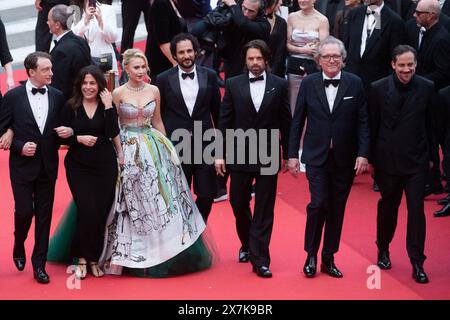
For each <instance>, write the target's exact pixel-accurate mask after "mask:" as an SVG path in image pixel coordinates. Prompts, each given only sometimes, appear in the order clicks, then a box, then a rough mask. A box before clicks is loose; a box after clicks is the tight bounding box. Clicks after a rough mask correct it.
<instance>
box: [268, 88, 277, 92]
mask: <svg viewBox="0 0 450 320" xmlns="http://www.w3.org/2000/svg"><path fill="white" fill-rule="evenodd" d="M273 91H275V88H272V89H269V90H266V93H271V92H273Z"/></svg>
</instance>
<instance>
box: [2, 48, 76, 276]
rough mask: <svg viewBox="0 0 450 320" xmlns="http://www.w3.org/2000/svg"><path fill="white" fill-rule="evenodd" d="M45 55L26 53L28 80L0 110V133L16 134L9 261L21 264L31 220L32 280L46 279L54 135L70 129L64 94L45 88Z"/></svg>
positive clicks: (68, 133)
mask: <svg viewBox="0 0 450 320" xmlns="http://www.w3.org/2000/svg"><path fill="white" fill-rule="evenodd" d="M50 59H51V57H50V55H49V54H48V53H44V52H35V53H31V54H29V55H28V56H27V57H26V59H25V61H24V64H25V69H26V72H27V74H28V81H26V82H25V84H23V85H21V86H20V87H17V88H14V89H12V90H10V91H8V92H7V93H6V95H5V97H4V99H3V103H2V106H1V108H0V134H3V133H4V132H5V131H6V130H7V129H8V128H11V129H12V130H13V132H14V137H13V140H12V144H11V151H10V154H9V170H10V178H11V185H12V190H13V194H14V203H15V207H14V209H15V210H14V251H13V261H14V264H15V265H16V267H17V269H18V270H19V271H22V270H23V269H24V268H25V263H26V258H25V246H24V243H25V240H26V238H27V235H28V231H29V229H30V226H31V222H32V219H33V216H34V218H35V244H34V249H33V255H32V258H31V262H32V264H33V270H34V278H35V279H36V280H37V282H39V283H48V282H49V281H50V278H49V276H48V274H47V273H46V271H45V263H46V260H47V249H48V242H49V234H50V223H51V219H52V210H53V199H54V194H55V182H56V176H57V173H58V147H59V143H58V141H59V140H58V136H59V137H61V138H68V137H69V136H71V135H72V134H73V131H72V129H71V128H67V127H62V126H59V113H60V111H61V109H62V107H63V106H64V98H63V95H62V93H61V92H60V91H59V90H56V89H54V88H52V87H50V86H49V84H50V82H51V80H52V75H53V73H52V63H51V61H50Z"/></svg>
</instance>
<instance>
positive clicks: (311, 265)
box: [303, 255, 317, 278]
mask: <svg viewBox="0 0 450 320" xmlns="http://www.w3.org/2000/svg"><path fill="white" fill-rule="evenodd" d="M316 270H317V256H310V255H308V257H306V261H305V265H304V266H303V273H304V274H305V276H307V277H308V278H312V277H314V275H315V274H316Z"/></svg>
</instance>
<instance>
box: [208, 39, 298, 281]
mask: <svg viewBox="0 0 450 320" xmlns="http://www.w3.org/2000/svg"><path fill="white" fill-rule="evenodd" d="M243 53H244V57H245V61H246V67H247V69H248V72H246V73H244V74H242V75H239V76H236V77H232V78H229V79H228V80H227V81H226V86H225V96H224V99H223V102H222V107H221V110H220V118H219V129H220V130H221V132H222V134H223V136H224V137H226V139H225V140H226V143H230V142H231V143H232V146H233V147H234V148H233V149H229V148H228V145H227V148H226V152H225V153H224V154H225V155H226V161H225V160H224V159H223V158H222V159H221V158H220V157H219V156H218V157H217V159H216V162H215V166H216V171H217V173H218V174H219V175H221V176H223V175H224V173H225V172H226V170H227V169H228V168H229V169H230V171H231V174H230V175H231V186H230V203H231V206H232V208H233V213H234V216H235V218H236V229H237V233H238V237H239V240H240V242H241V248H240V250H239V262H248V261H249V259H250V261H251V263H252V265H253V271H254V272H256V274H257V275H258V276H259V277H263V278H270V277H272V272H271V271H270V269H269V265H270V254H269V243H270V237H271V234H272V227H273V218H274V207H275V197H276V191H277V176H278V170H279V167H280V166H279V161H280V155H281V154H280V146H279V142H280V141H281V144H282V147H283V155H282V156H283V159H285V160H286V159H287V141H288V131H289V124H290V121H291V115H290V108H289V100H288V93H287V91H288V84H287V81H286V80H285V79H282V78H279V77H278V76H275V75H273V74H271V73H269V72H268V71H267V69H266V68H267V66H268V62H269V60H270V52H269V47H268V46H267V44H266V43H265V42H264V41H262V40H252V41H250V42H249V43H247V44H246V45H245V47H244V51H243ZM227 129H231V130H232V132H234V137H230V136H226V135H225V134H226V131H227ZM280 133H281V140H280ZM228 134H229V132H228ZM252 137H253V138H252ZM230 140H233V141H230ZM236 141H237V143H236ZM233 142H234V143H233ZM268 150H270V154H268V153H267V151H268ZM232 155H234V156H232ZM268 157H269V161H265V160H267V158H268ZM285 160H283V163H282V166H283V167H284V168H285V167H286V166H285V164H286V163H285ZM225 162H227V164H228V165H229V166H228V167H227V168H226V167H225ZM253 181H255V208H254V212H253V216H252V213H251V209H250V200H251V192H252V191H251V189H252V182H253Z"/></svg>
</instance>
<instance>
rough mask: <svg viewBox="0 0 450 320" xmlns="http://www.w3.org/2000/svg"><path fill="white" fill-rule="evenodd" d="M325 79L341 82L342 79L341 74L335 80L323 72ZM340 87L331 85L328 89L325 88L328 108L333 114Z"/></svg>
mask: <svg viewBox="0 0 450 320" xmlns="http://www.w3.org/2000/svg"><path fill="white" fill-rule="evenodd" d="M322 76H323V79H329V80H338V79H339V80H340V79H341V73H340V72H339V73H338V74H337V75H336V76H335V77H334V78H330V77H328V76H326V75H325V73H323V72H322ZM338 88H339V86H337V87H335V86H333V85H331V84H330V85H329V86H328V87H325V94H326V95H327V101H328V107H329V108H330V112H333V106H334V101H335V100H336V94H337V91H338Z"/></svg>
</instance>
